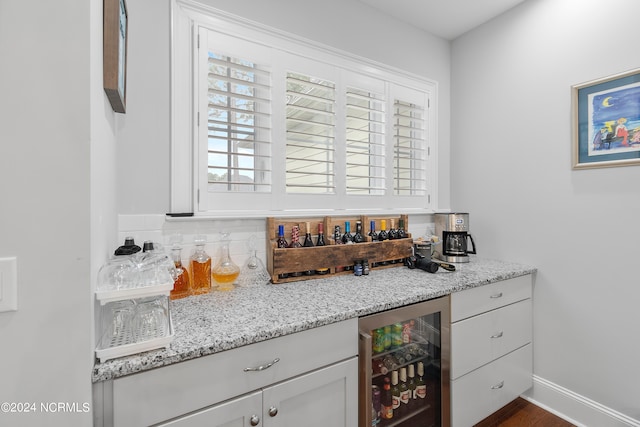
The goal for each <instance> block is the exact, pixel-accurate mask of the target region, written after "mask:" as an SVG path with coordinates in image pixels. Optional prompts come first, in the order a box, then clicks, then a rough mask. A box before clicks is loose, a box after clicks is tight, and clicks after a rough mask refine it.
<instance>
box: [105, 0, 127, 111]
mask: <svg viewBox="0 0 640 427" xmlns="http://www.w3.org/2000/svg"><path fill="white" fill-rule="evenodd" d="M103 14H104V17H103V29H102V31H103V35H102V37H103V40H102V43H103V86H104V91H105V93H106V94H107V98H109V102H110V103H111V107H112V108H113V111H115V112H116V113H124V112H125V111H126V101H127V24H128V19H127V5H126V3H125V0H104V3H103Z"/></svg>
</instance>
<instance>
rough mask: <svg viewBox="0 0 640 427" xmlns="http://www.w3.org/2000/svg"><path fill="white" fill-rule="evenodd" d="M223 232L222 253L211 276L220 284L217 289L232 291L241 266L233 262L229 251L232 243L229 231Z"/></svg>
mask: <svg viewBox="0 0 640 427" xmlns="http://www.w3.org/2000/svg"><path fill="white" fill-rule="evenodd" d="M221 234H222V239H221V240H220V242H221V246H220V253H219V256H218V261H217V262H216V265H215V266H214V267H213V268H212V269H211V276H212V277H213V280H215V282H216V283H217V284H218V287H217V290H219V291H232V290H233V289H235V287H236V286H235V285H236V279H237V278H238V276H239V275H240V267H238V266H237V265H236V264H235V263H234V262H233V260H232V259H231V254H230V253H229V245H230V244H231V239H230V238H229V233H225V232H222V233H221Z"/></svg>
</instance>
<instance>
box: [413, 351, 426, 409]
mask: <svg viewBox="0 0 640 427" xmlns="http://www.w3.org/2000/svg"><path fill="white" fill-rule="evenodd" d="M415 395H416V401H417V402H423V399H424V398H426V397H427V384H426V383H425V382H424V364H423V363H422V362H418V379H417V380H416V393H415ZM418 405H422V403H418Z"/></svg>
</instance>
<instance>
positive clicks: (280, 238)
mask: <svg viewBox="0 0 640 427" xmlns="http://www.w3.org/2000/svg"><path fill="white" fill-rule="evenodd" d="M276 245H277V246H278V247H279V248H288V247H289V243H287V240H286V239H285V238H284V225H279V226H278V240H276ZM287 277H289V274H288V273H282V274H278V278H279V279H286V278H287Z"/></svg>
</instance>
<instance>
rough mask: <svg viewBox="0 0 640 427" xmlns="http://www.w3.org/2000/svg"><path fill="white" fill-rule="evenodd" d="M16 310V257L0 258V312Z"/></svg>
mask: <svg viewBox="0 0 640 427" xmlns="http://www.w3.org/2000/svg"><path fill="white" fill-rule="evenodd" d="M17 310H18V259H17V258H16V257H11V258H0V312H2V311H17Z"/></svg>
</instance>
